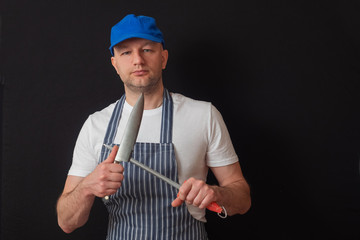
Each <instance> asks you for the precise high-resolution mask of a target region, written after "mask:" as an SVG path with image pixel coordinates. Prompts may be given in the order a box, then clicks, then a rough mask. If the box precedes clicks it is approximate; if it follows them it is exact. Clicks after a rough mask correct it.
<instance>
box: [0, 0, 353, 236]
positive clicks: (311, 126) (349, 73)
mask: <svg viewBox="0 0 360 240" xmlns="http://www.w3.org/2000/svg"><path fill="white" fill-rule="evenodd" d="M359 10H360V3H359V1H355V0H353V1H323V2H322V1H276V0H275V1H265V0H258V1H229V0H224V1H198V0H192V1H188V0H185V1H160V0H158V1H134V0H133V1H110V0H102V1H97V0H77V1H75V0H63V1H59V0H53V1H46V0H33V1H27V0H3V1H2V2H1V69H0V70H1V81H0V83H1V89H0V94H1V95H0V97H1V103H2V104H1V112H0V116H1V124H2V128H1V131H0V133H1V134H2V139H1V151H2V155H1V157H2V160H1V236H0V238H1V239H4V240H8V239H9V240H10V239H27V238H29V237H32V238H34V239H35V238H36V239H89V240H90V239H105V234H106V225H107V216H106V210H105V208H104V207H103V205H102V203H101V202H100V201H99V200H98V201H96V202H95V206H94V208H93V210H92V212H91V216H90V220H89V222H88V223H87V224H86V225H85V226H84V227H83V228H81V229H78V230H76V231H75V232H74V233H72V234H70V235H67V234H65V233H63V232H62V231H61V230H60V228H59V227H58V226H57V221H56V212H55V204H56V200H57V198H58V196H59V194H60V193H61V191H62V189H63V185H64V182H65V179H66V174H67V171H68V169H69V167H70V165H71V159H72V151H73V147H74V144H75V141H76V138H77V135H78V133H79V130H80V128H81V126H82V124H83V122H84V121H85V119H86V118H87V116H88V115H89V114H91V113H93V112H95V111H98V110H100V109H102V108H104V107H106V106H107V105H108V104H110V103H112V102H114V101H116V100H117V99H118V98H119V97H120V96H121V95H122V93H123V87H122V84H121V81H120V80H119V78H118V76H117V75H116V72H115V71H114V70H113V68H112V66H111V64H110V53H109V51H108V46H109V34H110V28H111V26H112V25H114V24H115V23H116V22H118V21H119V20H120V19H121V18H122V17H124V16H125V15H126V14H128V13H135V14H136V15H139V14H143V15H148V16H153V17H155V18H156V20H157V23H158V26H159V27H160V29H162V31H163V33H164V36H165V44H166V48H167V49H168V50H169V62H168V66H167V69H166V70H165V72H164V81H165V86H166V87H167V88H168V89H169V90H170V91H173V92H178V93H182V94H184V95H186V96H189V97H192V98H195V99H201V100H206V101H211V102H212V103H213V104H214V105H215V106H216V107H217V108H218V109H219V110H220V112H221V113H222V115H223V117H224V120H225V122H226V124H227V127H228V129H229V132H230V135H231V137H232V140H233V144H234V146H235V149H236V152H237V154H238V155H239V158H240V163H241V166H242V169H243V172H244V175H245V177H246V179H247V180H248V182H249V184H250V186H251V191H252V200H253V201H252V208H251V210H250V211H249V212H248V213H247V214H245V215H243V216H240V215H238V216H234V217H230V218H228V219H226V220H221V219H219V218H218V217H217V216H215V215H214V214H212V213H208V214H207V215H208V223H207V229H208V233H209V238H210V239H268V238H274V239H360V232H359V230H358V229H359V224H360V176H359V171H360V169H359V161H360V127H359V126H360V113H359V110H360V109H359V105H360V104H359V103H360V95H359V94H360V52H359V51H360V46H359V42H360V34H359V29H360V14H359ZM209 181H210V182H213V178H212V176H210V177H209Z"/></svg>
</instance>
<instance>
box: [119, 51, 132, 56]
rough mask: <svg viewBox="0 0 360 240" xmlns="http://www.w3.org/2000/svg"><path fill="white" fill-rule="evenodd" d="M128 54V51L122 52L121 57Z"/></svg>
mask: <svg viewBox="0 0 360 240" xmlns="http://www.w3.org/2000/svg"><path fill="white" fill-rule="evenodd" d="M130 53H131V52H130V51H124V52H122V53H121V55H122V56H124V55H129V54H130Z"/></svg>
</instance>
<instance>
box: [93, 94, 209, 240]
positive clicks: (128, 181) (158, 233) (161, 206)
mask: <svg viewBox="0 0 360 240" xmlns="http://www.w3.org/2000/svg"><path fill="white" fill-rule="evenodd" d="M124 102H125V95H124V96H122V98H121V99H120V100H119V101H118V103H117V104H116V106H115V109H114V111H113V113H112V116H111V119H110V122H109V125H108V128H107V131H106V134H105V139H104V143H105V144H108V145H111V146H114V139H115V135H116V131H117V128H118V124H119V121H120V118H121V113H122V109H123V105H124ZM172 118H173V102H172V98H171V96H170V94H169V92H168V91H167V90H166V89H165V90H164V99H163V106H162V120H161V133H160V143H138V142H137V143H136V144H135V146H134V152H133V155H132V157H133V158H134V159H136V160H138V161H139V162H140V163H142V164H145V165H146V166H148V167H150V168H152V169H154V170H156V171H158V172H160V173H161V174H163V175H165V176H167V177H168V178H170V179H172V180H173V181H175V182H178V172H177V164H176V160H175V152H174V147H173V144H172V124H173V119H172ZM109 154H110V151H109V150H108V149H106V148H105V147H103V148H102V150H101V155H100V160H99V161H100V162H102V161H104V160H105V159H106V158H107V156H108V155H109ZM121 164H123V166H124V180H123V182H122V186H121V187H120V188H119V190H118V191H117V192H116V193H115V194H113V195H111V196H109V200H107V201H104V203H105V205H106V207H107V210H108V212H109V225H108V235H107V239H108V240H115V239H156V240H159V239H160V240H161V239H164V240H165V239H166V240H169V239H184V240H194V239H207V234H206V231H205V226H204V223H203V222H201V221H198V220H196V219H194V218H193V217H192V216H191V214H190V213H189V212H188V210H187V207H186V205H185V204H182V205H181V206H180V207H176V208H174V207H172V206H171V202H172V201H173V200H174V199H175V198H176V195H177V189H176V188H174V187H172V186H170V185H168V184H167V183H165V182H163V181H162V180H160V179H158V178H156V177H154V176H153V175H151V174H150V173H148V172H146V171H144V170H143V169H141V168H139V167H137V166H136V165H134V164H132V163H129V162H123V163H121Z"/></svg>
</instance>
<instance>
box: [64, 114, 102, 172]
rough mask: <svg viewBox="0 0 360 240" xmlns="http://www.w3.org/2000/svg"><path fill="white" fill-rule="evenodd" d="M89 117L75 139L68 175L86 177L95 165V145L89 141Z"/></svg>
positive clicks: (90, 126) (90, 125) (90, 124)
mask: <svg viewBox="0 0 360 240" xmlns="http://www.w3.org/2000/svg"><path fill="white" fill-rule="evenodd" d="M91 128H92V123H91V117H89V118H88V119H87V120H86V121H85V123H84V125H83V126H82V128H81V131H80V133H79V136H78V138H77V140H76V144H75V148H74V153H73V161H72V165H71V167H70V170H69V172H68V175H73V176H79V177H86V176H87V175H88V174H90V173H91V172H92V171H93V170H94V169H95V168H96V166H97V161H98V159H97V157H96V153H95V151H94V149H95V146H93V145H94V144H93V143H92V142H91Z"/></svg>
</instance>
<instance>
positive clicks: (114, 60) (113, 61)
mask: <svg viewBox="0 0 360 240" xmlns="http://www.w3.org/2000/svg"><path fill="white" fill-rule="evenodd" d="M111 64H112V65H113V67H114V68H115V71H116V72H117V73H118V74H119V72H118V69H117V67H116V59H115V57H111Z"/></svg>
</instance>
